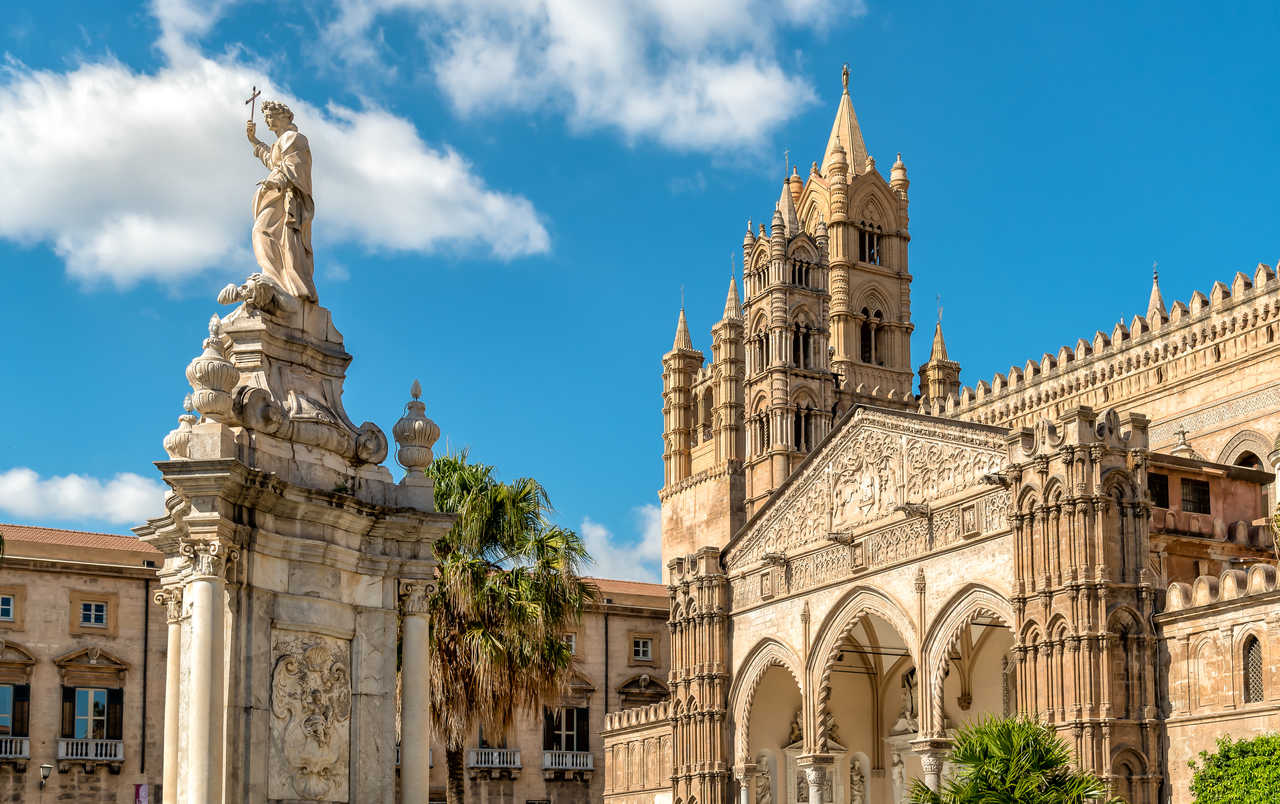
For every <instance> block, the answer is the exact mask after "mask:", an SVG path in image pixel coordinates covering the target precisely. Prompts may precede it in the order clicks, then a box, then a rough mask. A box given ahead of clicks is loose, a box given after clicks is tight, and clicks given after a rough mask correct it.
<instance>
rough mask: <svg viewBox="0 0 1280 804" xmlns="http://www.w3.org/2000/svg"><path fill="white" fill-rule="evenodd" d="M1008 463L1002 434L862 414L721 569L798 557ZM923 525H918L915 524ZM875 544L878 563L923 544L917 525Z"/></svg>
mask: <svg viewBox="0 0 1280 804" xmlns="http://www.w3.org/2000/svg"><path fill="white" fill-rule="evenodd" d="M1005 461H1006V450H1005V445H1004V440H1003V435H1002V434H1000V433H997V432H995V431H994V430H992V429H991V428H988V427H981V426H973V425H968V424H965V423H963V422H955V423H952V422H941V421H938V420H931V421H924V420H922V419H921V418H920V417H918V416H914V415H912V414H901V413H894V412H891V411H879V410H867V409H860V410H858V411H857V412H856V413H855V414H854V418H853V420H852V421H851V422H849V423H848V424H847V425H846V426H845V428H844V429H843V430H842V431H841V432H840V433H838V434H837V435H836V437H835V438H833V439H832V440H831V441H830V442H828V443H827V445H826V446H825V447H823V449H822V451H821V452H820V453H819V454H818V455H817V456H816V458H815V460H813V461H812V462H811V463H810V464H809V466H808V467H807V468H806V469H805V470H804V474H803V475H801V476H800V477H798V478H796V480H795V482H793V483H792V484H790V485H789V486H788V487H787V488H786V489H785V490H784V491H783V492H782V493H781V495H780V497H779V498H778V499H775V500H773V501H771V502H770V503H769V507H768V509H767V511H766V513H765V514H764V516H763V517H762V518H761V519H760V520H758V521H757V522H755V523H754V524H753V525H751V527H750V529H749V530H748V531H747V533H746V534H745V535H744V537H743V538H742V540H741V541H740V542H739V543H738V544H736V545H733V546H731V547H730V548H729V550H728V554H727V556H726V558H727V560H726V564H727V566H728V568H729V569H730V570H734V569H741V568H744V567H746V566H748V565H750V564H752V563H755V562H757V561H759V560H761V559H762V557H763V556H764V554H765V553H766V552H770V551H785V552H786V553H788V554H794V553H797V552H801V549H802V548H803V547H805V546H806V545H809V544H813V543H816V542H820V541H823V540H825V539H826V538H827V536H828V535H829V534H832V533H848V532H850V531H853V530H855V529H857V528H859V527H861V526H863V525H866V524H868V523H871V522H874V521H875V520H877V519H882V518H885V517H888V516H890V515H892V514H893V513H894V512H895V510H896V509H897V508H898V507H899V506H901V505H904V504H907V503H915V504H920V503H925V502H930V501H932V500H936V499H937V498H938V497H942V496H946V495H949V494H953V493H955V492H957V491H960V490H962V489H965V488H968V487H970V486H973V485H976V484H978V483H979V482H980V481H981V478H982V476H983V475H986V474H988V473H991V472H996V471H999V470H1000V469H1001V468H1002V467H1003V465H1004V463H1005ZM920 522H923V520H920ZM907 524H908V525H909V526H910V527H909V528H908V529H906V530H902V531H899V532H894V533H887V534H885V535H884V536H883V537H881V538H880V540H879V543H878V544H872V546H871V552H872V563H873V564H874V563H875V562H876V559H875V556H876V554H877V551H878V552H879V554H880V555H881V556H886V555H887V556H892V555H901V556H906V555H910V554H912V553H913V551H916V550H918V544H919V543H922V542H923V541H924V540H925V538H926V537H927V525H925V527H926V530H925V531H924V532H922V531H921V530H920V527H921V526H922V525H921V524H919V523H917V520H916V519H914V518H913V519H912V520H911V521H910V522H908V523H907Z"/></svg>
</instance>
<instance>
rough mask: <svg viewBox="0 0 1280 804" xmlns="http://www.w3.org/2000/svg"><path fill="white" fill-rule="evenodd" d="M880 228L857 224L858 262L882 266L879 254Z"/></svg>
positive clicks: (863, 223) (862, 222) (871, 224)
mask: <svg viewBox="0 0 1280 804" xmlns="http://www.w3.org/2000/svg"><path fill="white" fill-rule="evenodd" d="M880 231H881V230H880V227H879V226H876V225H875V224H874V223H867V222H866V221H861V222H860V223H859V224H858V261H859V262H865V263H869V264H871V265H883V264H884V263H882V262H881V259H880V258H881V254H880Z"/></svg>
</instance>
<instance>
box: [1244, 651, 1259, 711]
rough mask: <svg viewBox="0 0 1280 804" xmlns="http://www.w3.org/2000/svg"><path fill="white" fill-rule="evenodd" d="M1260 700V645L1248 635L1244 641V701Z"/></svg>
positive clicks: (1254, 701)
mask: <svg viewBox="0 0 1280 804" xmlns="http://www.w3.org/2000/svg"><path fill="white" fill-rule="evenodd" d="M1261 701H1262V645H1261V644H1259V642H1258V638H1257V637H1255V636H1249V637H1248V638H1246V639H1245V641H1244V702H1245V703H1260V702H1261Z"/></svg>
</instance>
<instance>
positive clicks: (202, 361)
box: [187, 315, 240, 419]
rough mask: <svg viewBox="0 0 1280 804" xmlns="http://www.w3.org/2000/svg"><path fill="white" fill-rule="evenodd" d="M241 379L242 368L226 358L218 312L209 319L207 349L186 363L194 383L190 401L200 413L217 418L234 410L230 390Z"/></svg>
mask: <svg viewBox="0 0 1280 804" xmlns="http://www.w3.org/2000/svg"><path fill="white" fill-rule="evenodd" d="M239 379H240V371H239V370H238V369H237V368H236V367H235V366H233V365H231V361H229V360H227V357H226V352H225V350H224V349H223V346H222V321H221V320H220V319H219V318H218V317H217V316H216V315H215V316H213V317H212V318H210V319H209V337H207V338H205V339H204V351H203V352H202V353H201V354H200V356H199V357H197V358H196V359H195V360H192V361H191V363H190V364H189V365H188V366H187V381H188V382H190V383H191V389H192V392H193V393H192V395H191V401H192V404H193V405H195V409H196V410H197V411H199V412H200V415H202V416H205V417H207V418H212V419H218V418H222V417H226V416H229V415H230V413H231V390H232V389H233V388H235V387H236V382H237V381H238V380H239Z"/></svg>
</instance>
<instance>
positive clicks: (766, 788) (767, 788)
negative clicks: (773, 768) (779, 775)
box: [756, 754, 773, 804]
mask: <svg viewBox="0 0 1280 804" xmlns="http://www.w3.org/2000/svg"><path fill="white" fill-rule="evenodd" d="M756 767H758V768H759V769H760V770H759V772H758V773H757V774H756V804H773V775H772V774H771V773H770V772H769V757H768V756H767V755H765V754H761V755H760V759H759V760H758V761H757V762H756Z"/></svg>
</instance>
